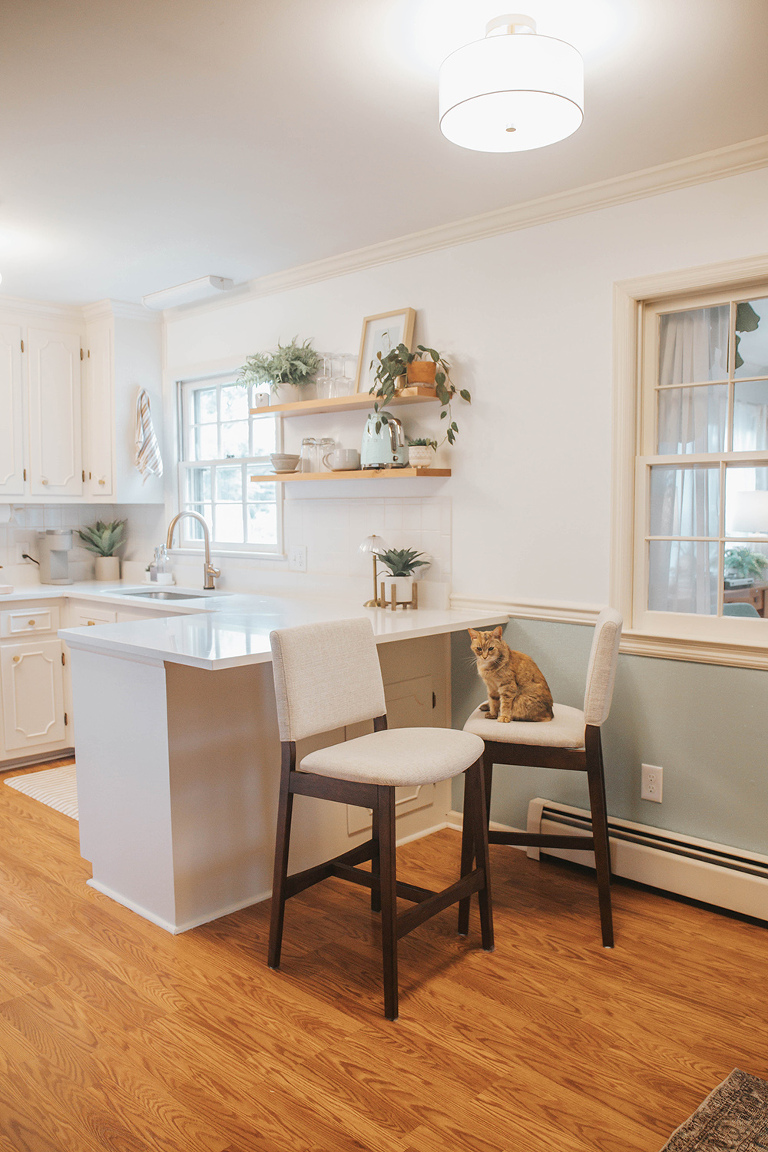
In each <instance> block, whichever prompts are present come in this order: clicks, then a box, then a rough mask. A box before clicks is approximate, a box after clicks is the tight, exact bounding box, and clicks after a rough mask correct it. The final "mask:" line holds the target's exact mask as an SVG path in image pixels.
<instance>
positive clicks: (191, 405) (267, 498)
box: [179, 375, 282, 555]
mask: <svg viewBox="0 0 768 1152" xmlns="http://www.w3.org/2000/svg"><path fill="white" fill-rule="evenodd" d="M256 403H257V402H256V399H255V394H254V389H253V387H252V386H249V385H247V384H243V383H241V382H240V381H238V380H237V379H235V378H234V377H233V376H232V375H227V376H222V377H212V378H208V379H205V380H194V381H183V382H180V384H179V408H180V420H179V426H180V445H179V509H180V510H181V509H183V510H185V511H189V512H198V513H199V514H200V515H201V516H203V517H204V519H205V520H206V522H207V523H208V526H209V528H210V530H211V545H212V546H214V547H216V548H217V549H218V550H219V551H228V552H244V553H261V554H271V555H274V554H275V553H280V552H281V551H282V493H281V492H280V491H279V490H278V489H279V488H280V486H279V485H277V484H255V483H253V482H252V481H251V479H250V475H251V474H252V473H253V472H261V473H262V474H263V473H264V472H266V471H269V470H270V467H271V465H270V460H269V457H270V455H271V453H273V452H276V451H279V449H280V447H281V443H280V441H281V427H280V422H279V420H278V419H277V417H275V416H274V415H269V414H266V413H265V414H264V415H256V416H252V415H250V409H251V408H252V407H254V406H255V405H256ZM179 530H180V531H181V533H182V535H181V536H180V538H179V542H180V545H181V547H182V548H197V547H202V543H203V532H202V527H201V525H200V524H198V523H197V522H196V521H195V520H192V519H191V518H190V517H188V516H186V517H184V518H183V519H182V520H181V521H180V522H179Z"/></svg>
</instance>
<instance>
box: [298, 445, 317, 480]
mask: <svg viewBox="0 0 768 1152" xmlns="http://www.w3.org/2000/svg"><path fill="white" fill-rule="evenodd" d="M316 465H317V440H316V439H315V437H314V436H305V437H304V439H303V440H302V442H301V455H300V457H299V467H298V469H297V471H299V472H317V471H318V470H319V469H318V468H317V467H316Z"/></svg>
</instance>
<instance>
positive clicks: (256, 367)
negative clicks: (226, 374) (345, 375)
mask: <svg viewBox="0 0 768 1152" xmlns="http://www.w3.org/2000/svg"><path fill="white" fill-rule="evenodd" d="M321 363H322V359H321V357H320V355H319V353H317V352H316V351H315V349H314V348H313V347H312V342H311V341H310V340H305V341H304V343H303V344H299V342H298V337H297V336H294V338H293V340H292V341H291V342H290V344H278V345H277V349H276V350H275V351H274V352H256V353H254V355H253V356H249V357H248V358H247V359H246V361H245V364H243V366H242V368H241V369H240V372H239V374H238V379H239V380H241V381H242V382H243V384H254V385H255V386H256V387H258V386H259V385H262V384H267V385H268V386H269V389H270V391H271V392H272V394H273V396H277V395H278V394H279V396H280V397H281V398H284V399H285V400H290V399H294V400H306V399H308V398H309V397H308V385H310V384H311V383H312V381H313V380H314V378H315V376H316V375H317V371H318V369H319V368H320V365H321Z"/></svg>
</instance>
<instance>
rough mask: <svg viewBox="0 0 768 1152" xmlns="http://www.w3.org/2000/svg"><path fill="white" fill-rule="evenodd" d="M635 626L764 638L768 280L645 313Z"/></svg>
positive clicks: (647, 307) (649, 306)
mask: <svg viewBox="0 0 768 1152" xmlns="http://www.w3.org/2000/svg"><path fill="white" fill-rule="evenodd" d="M641 319H642V364H641V373H640V376H641V388H640V391H639V397H638V398H639V409H638V422H637V441H638V444H637V455H636V471H635V516H634V523H635V542H634V565H633V567H634V587H633V614H632V617H633V619H632V622H633V626H634V627H635V628H639V629H641V630H644V631H648V632H650V633H654V634H656V635H684V636H688V637H700V638H702V639H709V640H713V639H714V640H717V639H718V638H719V639H722V640H726V639H729V640H731V641H732V640H733V639H734V635H735V633H734V632H733V630H732V629H731V631H729V632H727V629H728V628H729V626H728V625H727V624H726V623H725V621H723V619H722V618H723V617H733V616H740V617H742V618H743V619H747V618H748V619H750V620H752V621H753V622H754V627H755V628H757V629H762V628H765V635H763V634H762V632H760V636H759V638H758V636H757V633H755V634H754V635H751V637H750V638H749V639H747V636H746V633H745V632H742V633H739V638H744V639H745V640H746V642H748V643H754V642H755V641H757V642H758V643H762V644H766V643H768V625H766V618H768V285H766V286H765V288H764V289H763V291H762V292H761V291H760V290H758V291H751V292H748V293H744V292H742V293H732V294H731V293H727V292H724V291H720V292H717V293H709V294H707V295H701V296H699V297H697V298H689V299H688V300H685V301H684V303H681V302H680V298H679V297H678V298H677V299H676V300H675V301H672V302H664V301H656V302H646V303H645V304H644V306H643V308H642V313H641Z"/></svg>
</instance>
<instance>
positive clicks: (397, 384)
mask: <svg viewBox="0 0 768 1152" xmlns="http://www.w3.org/2000/svg"><path fill="white" fill-rule="evenodd" d="M376 359H377V361H378V363H377V365H376V383H375V384H374V386H373V388H371V392H372V394H373V395H374V397H375V403H374V406H373V408H374V411H375V412H376V413H377V414H378V413H379V412H380V409H381V408H383V407H385V406H386V405H387V404H388V403H389V402H390V400H392V399H393V397H394V396H395V395H397V393H398V392H402V391H403V380H407V381H410V380H411V377H412V376H413V375H415V374H416V373H418V372H424V373H425V374H427V375H431V377H432V381H433V382H434V388H435V395H436V396H437V398H438V400H439V401H440V404H441V411H440V419H441V420H447V421H448V423H447V425H446V426H445V429H446V431H445V436H444V437H443V440H441V441H440V443H441V444H442V443H443V442H444V441H445V440H447V441H448V443H449V444H453V443H454V441H455V440H456V436H457V435H458V431H459V427H458V425H457V424H456V421H455V420H454V419H453V415H452V412H451V402H452V401H453V400H454V398H455V397H456V396H460V397H461V399H462V400H465V401H466V402H467V404H471V403H472V397H471V395H470V394H469V391H468V390H467V389H466V388H457V387H456V385H455V384H454V383H453V381H452V380H451V376H450V365H449V364H448V361H447V360H446V359H445V357H444V356H443V355H441V353H440V352H438V351H437V350H436V349H435V348H427V347H426V346H425V345H424V344H419V345H418V346H417V348H416V351H415V352H411V351H410V350H409V349H408V347H407V346H406V345H405V344H398V345H397V347H396V348H393V349H392V351H391V352H387V354H386V356H382V355H381V353H380V352H377V353H376ZM371 366H373V361H372V362H371ZM424 383H425V382H424V381H422V382H421V386H424ZM428 386H429V384H428V383H427V387H428ZM381 415H382V417H386V413H381ZM382 423H384V424H386V423H387V420H386V419H385V418H383V419H382ZM376 430H377V431H378V427H377V429H376ZM433 443H434V444H435V447H437V441H433Z"/></svg>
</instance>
